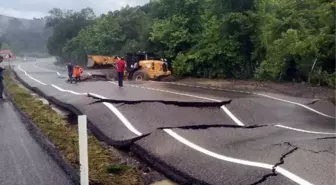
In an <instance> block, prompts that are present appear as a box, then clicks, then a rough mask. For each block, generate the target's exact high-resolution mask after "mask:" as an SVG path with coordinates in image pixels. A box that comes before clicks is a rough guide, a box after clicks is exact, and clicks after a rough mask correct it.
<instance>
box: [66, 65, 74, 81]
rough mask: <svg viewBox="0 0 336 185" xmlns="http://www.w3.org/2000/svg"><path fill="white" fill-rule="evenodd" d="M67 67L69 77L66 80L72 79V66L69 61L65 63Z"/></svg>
mask: <svg viewBox="0 0 336 185" xmlns="http://www.w3.org/2000/svg"><path fill="white" fill-rule="evenodd" d="M67 68H68V77H69V79H68V82H70V81H71V80H72V75H73V70H74V66H73V64H72V63H71V62H69V63H68V65H67Z"/></svg>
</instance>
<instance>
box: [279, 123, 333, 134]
mask: <svg viewBox="0 0 336 185" xmlns="http://www.w3.org/2000/svg"><path fill="white" fill-rule="evenodd" d="M274 126H276V127H280V128H284V129H289V130H294V131H298V132H304V133H309V134H323V135H336V133H332V132H315V131H310V130H303V129H298V128H293V127H289V126H285V125H274Z"/></svg>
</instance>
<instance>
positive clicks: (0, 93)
mask: <svg viewBox="0 0 336 185" xmlns="http://www.w3.org/2000/svg"><path fill="white" fill-rule="evenodd" d="M2 61H3V57H2V56H0V64H1V63H2ZM4 70H5V67H4V66H3V65H0V99H4V97H3V91H4V88H5V87H4V83H3V71H4Z"/></svg>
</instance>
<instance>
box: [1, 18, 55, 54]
mask: <svg viewBox="0 0 336 185" xmlns="http://www.w3.org/2000/svg"><path fill="white" fill-rule="evenodd" d="M45 23H46V20H45V19H43V18H42V19H34V20H29V19H21V18H13V17H8V16H4V15H0V25H1V26H0V41H1V42H2V48H3V49H11V50H12V51H14V52H15V53H16V55H20V54H28V55H39V54H43V53H46V52H47V50H46V41H47V39H48V37H49V36H50V35H51V30H50V29H49V30H48V29H44V27H45Z"/></svg>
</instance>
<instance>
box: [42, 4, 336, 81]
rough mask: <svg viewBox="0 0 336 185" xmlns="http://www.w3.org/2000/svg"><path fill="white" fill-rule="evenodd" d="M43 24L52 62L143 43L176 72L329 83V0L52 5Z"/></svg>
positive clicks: (331, 9) (331, 36)
mask: <svg viewBox="0 0 336 185" xmlns="http://www.w3.org/2000/svg"><path fill="white" fill-rule="evenodd" d="M47 27H48V28H52V29H53V33H54V34H53V35H52V36H51V37H50V38H49V40H48V50H49V53H50V54H51V55H53V56H57V57H58V59H59V61H64V60H69V59H70V60H72V61H74V62H77V63H80V64H84V63H85V62H86V55H87V54H100V55H124V54H125V53H126V52H128V51H138V50H145V51H150V52H155V53H157V54H158V55H160V56H163V57H165V58H168V59H169V60H172V61H173V73H174V74H175V75H179V76H189V77H202V78H231V79H257V80H272V81H290V82H308V83H310V84H317V85H327V86H330V87H335V1H333V0H296V1H293V0H242V1H237V0H226V1H223V0H197V1H195V0H179V1H171V0H152V1H150V2H149V3H148V4H145V5H143V6H137V7H129V6H126V7H124V8H122V9H121V10H116V11H113V12H112V11H111V12H109V13H107V14H104V15H101V16H96V15H94V13H93V11H92V10H91V9H90V8H86V9H83V10H81V11H79V12H74V11H61V10H59V9H53V10H52V11H50V16H49V17H48V19H47Z"/></svg>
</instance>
